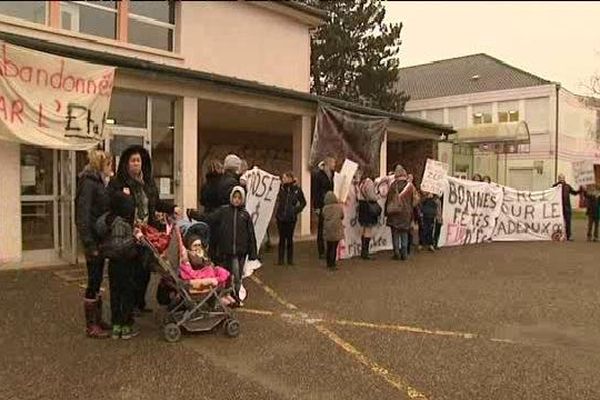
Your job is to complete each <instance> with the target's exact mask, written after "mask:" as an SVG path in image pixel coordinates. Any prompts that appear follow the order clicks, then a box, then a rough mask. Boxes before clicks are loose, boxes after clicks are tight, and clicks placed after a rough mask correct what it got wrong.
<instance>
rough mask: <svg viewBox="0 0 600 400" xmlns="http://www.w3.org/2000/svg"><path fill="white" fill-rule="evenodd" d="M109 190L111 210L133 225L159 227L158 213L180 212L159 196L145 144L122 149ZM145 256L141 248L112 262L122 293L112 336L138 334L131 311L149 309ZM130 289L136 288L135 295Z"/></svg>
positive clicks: (110, 264) (112, 268)
mask: <svg viewBox="0 0 600 400" xmlns="http://www.w3.org/2000/svg"><path fill="white" fill-rule="evenodd" d="M109 193H110V196H111V209H112V210H111V211H113V213H115V214H116V215H120V216H122V217H123V218H124V219H126V220H127V221H128V222H129V223H130V224H131V225H132V226H138V225H142V224H148V225H150V226H154V227H156V228H158V227H159V221H158V220H157V218H156V213H157V212H161V213H167V214H173V213H176V214H180V210H179V208H178V207H175V206H174V205H171V204H169V203H167V202H165V201H162V200H160V199H159V196H158V189H157V187H156V184H155V182H154V178H153V175H152V160H151V159H150V154H149V153H148V151H147V150H146V149H145V148H144V147H142V146H131V147H128V148H127V149H125V150H124V151H123V153H122V154H121V158H120V161H119V167H118V169H117V174H116V176H115V177H114V179H112V180H111V182H110V184H109ZM145 259H146V256H145V253H144V252H141V251H140V252H139V255H138V257H136V258H135V259H134V260H111V261H110V263H109V275H112V277H111V278H110V279H111V282H112V281H113V278H114V280H115V281H116V282H117V288H116V291H117V292H118V293H120V294H121V295H122V301H121V306H120V308H119V307H117V306H118V305H115V308H114V309H113V317H116V318H115V319H116V320H117V326H116V329H115V321H113V337H114V336H116V337H121V338H123V339H128V338H130V337H132V336H135V335H136V334H137V329H134V328H133V318H132V310H133V309H134V308H137V309H138V310H139V311H140V312H147V311H150V310H148V309H146V290H147V288H148V283H149V281H150V270H149V268H148V265H147V262H146V260H145ZM128 274H129V275H128ZM131 279H133V287H128V286H127V282H126V281H127V280H131ZM119 284H120V285H119ZM111 285H112V283H111ZM112 291H113V289H112V288H111V292H112ZM128 291H133V296H132V297H131V296H130V293H128ZM111 296H113V295H112V294H111ZM113 297H114V296H113ZM131 302H133V304H131ZM111 308H112V304H111ZM119 329H121V330H119Z"/></svg>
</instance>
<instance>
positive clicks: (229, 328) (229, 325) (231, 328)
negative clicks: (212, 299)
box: [224, 318, 240, 338]
mask: <svg viewBox="0 0 600 400" xmlns="http://www.w3.org/2000/svg"><path fill="white" fill-rule="evenodd" d="M224 326H225V334H226V335H227V336H229V337H231V338H235V337H238V336H239V335H240V321H238V320H237V319H233V318H232V319H228V320H227V321H225V324H224Z"/></svg>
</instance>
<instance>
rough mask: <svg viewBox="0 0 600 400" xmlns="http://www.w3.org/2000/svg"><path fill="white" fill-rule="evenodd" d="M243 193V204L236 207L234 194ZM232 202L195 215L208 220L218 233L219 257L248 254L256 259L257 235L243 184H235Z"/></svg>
mask: <svg viewBox="0 0 600 400" xmlns="http://www.w3.org/2000/svg"><path fill="white" fill-rule="evenodd" d="M235 193H241V195H242V205H241V206H239V207H235V206H234V205H233V204H231V203H232V202H233V195H234V194H235ZM229 201H230V204H229V205H228V206H223V207H221V208H219V209H217V210H216V211H215V212H213V213H211V214H204V215H202V216H199V215H197V216H194V217H193V218H194V219H197V220H199V221H202V222H206V223H207V224H208V225H209V226H210V229H211V232H215V233H216V240H215V242H216V243H215V244H216V246H217V248H216V249H215V252H216V254H217V256H218V258H219V259H221V260H222V259H224V258H227V257H231V256H245V255H248V259H249V260H256V258H257V251H258V249H257V248H256V236H255V233H254V224H253V223H252V218H251V217H250V214H249V213H248V211H246V208H245V205H244V204H245V202H246V194H245V191H244V189H243V188H242V187H241V186H235V187H234V188H233V189H232V191H231V194H230V196H229Z"/></svg>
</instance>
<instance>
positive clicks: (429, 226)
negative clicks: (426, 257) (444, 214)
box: [421, 192, 438, 251]
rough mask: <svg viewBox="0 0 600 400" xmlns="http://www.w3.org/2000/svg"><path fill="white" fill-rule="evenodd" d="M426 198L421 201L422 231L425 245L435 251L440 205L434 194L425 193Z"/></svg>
mask: <svg viewBox="0 0 600 400" xmlns="http://www.w3.org/2000/svg"><path fill="white" fill-rule="evenodd" d="M424 195H425V196H424V197H423V199H422V200H421V213H422V215H423V222H422V226H421V227H422V229H423V234H422V235H421V237H422V239H423V245H424V246H427V248H428V249H429V251H434V250H435V247H434V230H435V221H436V218H437V214H438V205H437V202H436V200H435V198H434V196H433V193H429V192H424Z"/></svg>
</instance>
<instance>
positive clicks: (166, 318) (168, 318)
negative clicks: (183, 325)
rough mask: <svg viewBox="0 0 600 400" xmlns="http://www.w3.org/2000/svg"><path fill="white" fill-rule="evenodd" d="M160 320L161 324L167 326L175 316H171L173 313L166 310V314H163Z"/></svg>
mask: <svg viewBox="0 0 600 400" xmlns="http://www.w3.org/2000/svg"><path fill="white" fill-rule="evenodd" d="M162 322H163V323H162V324H163V326H167V325H169V324H174V323H175V322H176V321H175V317H174V316H173V314H171V313H170V312H168V313H167V314H165V316H164V317H163V320H162Z"/></svg>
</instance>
